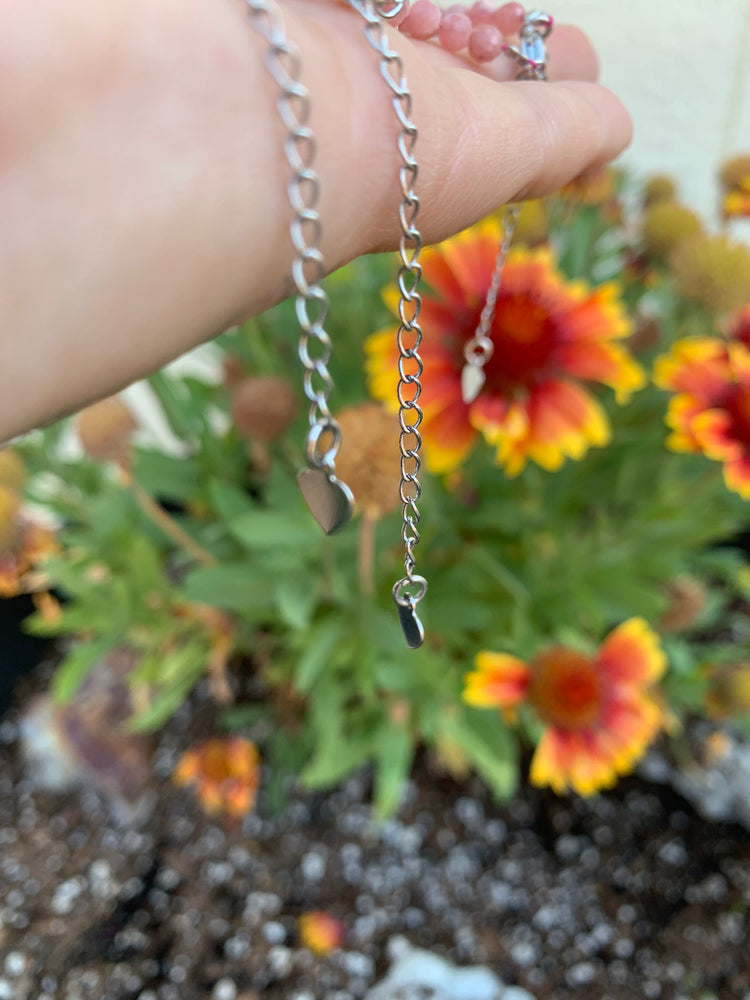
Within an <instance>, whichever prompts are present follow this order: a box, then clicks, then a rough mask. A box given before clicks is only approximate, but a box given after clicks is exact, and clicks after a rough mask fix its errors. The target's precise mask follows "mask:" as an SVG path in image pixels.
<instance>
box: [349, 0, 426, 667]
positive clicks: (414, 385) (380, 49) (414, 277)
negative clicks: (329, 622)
mask: <svg viewBox="0 0 750 1000" xmlns="http://www.w3.org/2000/svg"><path fill="white" fill-rule="evenodd" d="M349 3H350V4H351V6H352V7H353V8H354V9H355V10H356V11H358V13H359V14H361V16H362V17H363V18H364V20H365V36H366V38H367V40H368V42H369V43H370V45H371V46H372V48H373V49H374V50H375V51H376V52H377V53H378V55H379V56H380V73H381V76H382V77H383V79H384V80H385V82H386V84H387V86H388V89H389V90H390V92H391V95H392V96H391V103H392V105H393V110H394V112H395V114H396V117H397V119H398V122H399V124H400V126H401V131H400V133H399V136H398V151H399V155H400V157H401V166H400V167H399V183H400V186H401V203H400V205H399V212H398V214H399V221H400V223H401V238H400V240H399V256H400V258H401V266H400V268H399V272H398V278H397V281H398V289H399V293H400V301H399V306H398V315H399V329H398V333H397V343H398V353H399V359H398V374H399V382H398V389H397V395H398V405H399V415H398V418H399V425H400V428H401V430H400V434H399V449H400V452H401V481H400V483H399V497H400V499H401V521H402V524H401V538H402V541H403V543H404V576H403V577H402V578H401V579H400V580H398V581H397V582H396V583H395V584H394V585H393V599H394V601H395V602H396V607H397V608H398V613H399V619H400V621H401V627H402V628H403V631H404V637H405V639H406V642H407V645H408V646H410V647H411V648H412V649H416V648H417V647H419V646H421V645H422V643H423V642H424V629H423V628H422V623H421V622H420V620H419V617H418V615H417V613H416V607H417V604H419V602H420V601H421V600H422V598H423V597H424V596H425V594H426V593H427V580H425V578H424V577H423V576H418V575H417V574H416V573H415V569H416V555H415V551H414V550H415V549H416V547H417V545H418V544H419V539H420V533H419V520H420V515H419V508H418V506H417V501H418V500H419V498H420V496H421V494H422V486H421V484H420V482H419V472H420V469H421V466H422V459H421V457H420V454H419V452H420V448H421V447H422V435H421V434H420V431H419V428H420V425H421V423H422V409H421V407H420V405H419V397H420V396H421V394H422V383H421V377H422V373H423V371H424V365H423V363H422V359H421V357H420V356H419V348H420V345H421V343H422V328H421V326H420V324H419V314H420V312H421V310H422V298H421V296H420V294H419V291H418V288H419V282H420V279H421V277H422V265H421V264H420V263H419V255H420V253H421V251H422V234H421V233H420V231H419V229H418V228H417V215H418V214H419V198H418V197H417V194H416V192H415V185H416V182H417V176H418V173H419V166H418V164H417V160H416V159H415V157H414V147H415V145H416V142H417V135H418V133H417V127H416V125H415V124H414V122H413V121H412V120H411V113H412V96H411V91H410V90H409V86H408V83H407V81H406V77H405V75H404V67H403V62H402V60H401V57H400V56H399V54H398V52H396V51H394V50H393V49H392V48H391V46H390V44H389V39H388V34H387V32H386V31H385V28H384V26H383V22H382V20H381V18H382V17H386V18H387V17H393V16H395V15H396V14H397V13H398V12H399V10H400V9H401V7H402V6H403V4H399V3H391V2H389V0H349Z"/></svg>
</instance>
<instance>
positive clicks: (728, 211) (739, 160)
mask: <svg viewBox="0 0 750 1000" xmlns="http://www.w3.org/2000/svg"><path fill="white" fill-rule="evenodd" d="M719 181H720V184H721V187H722V192H723V194H722V211H723V215H724V218H725V219H732V218H750V156H748V155H747V154H745V155H743V156H736V157H734V158H733V159H731V160H729V161H727V162H726V163H725V164H724V165H723V166H722V169H721V172H720V175H719Z"/></svg>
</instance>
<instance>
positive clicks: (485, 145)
mask: <svg viewBox="0 0 750 1000" xmlns="http://www.w3.org/2000/svg"><path fill="white" fill-rule="evenodd" d="M421 96H422V100H423V102H425V103H422V104H421V118H422V132H421V136H420V147H419V162H420V164H422V171H421V174H420V196H421V198H422V203H423V205H424V212H423V216H422V221H423V227H424V235H425V239H426V240H427V241H428V242H431V241H434V240H436V239H443V238H444V237H445V236H447V235H448V234H450V233H452V232H456V231H457V230H459V229H461V228H464V227H465V226H467V225H470V224H471V223H472V222H474V221H476V220H477V219H479V218H481V217H482V216H484V215H486V214H488V213H489V212H491V211H493V210H494V209H496V208H497V207H498V205H499V204H501V203H504V202H507V201H515V200H519V199H523V198H529V197H538V196H541V195H545V194H550V193H552V192H554V191H556V190H558V189H559V188H560V187H562V186H563V185H564V184H565V183H567V182H568V181H570V180H572V178H574V177H576V176H577V175H578V174H580V173H582V172H583V171H585V170H588V169H591V168H593V167H596V166H600V165H602V164H604V163H606V162H608V161H609V160H611V159H613V158H614V157H615V156H617V154H618V153H619V152H620V151H621V150H622V149H623V148H624V147H625V146H626V145H627V144H628V142H629V141H630V137H631V122H630V117H629V115H628V113H627V111H626V110H625V108H624V107H623V105H622V104H621V103H620V101H619V100H618V99H617V98H616V97H615V96H614V95H613V94H612V93H611V92H610V91H608V90H606V89H605V88H603V87H600V86H599V85H597V84H595V83H588V82H580V81H564V82H557V83H553V82H547V83H534V82H524V83H518V84H498V83H494V82H490V81H488V80H486V79H484V78H482V77H481V76H479V75H477V74H473V73H470V74H469V73H465V72H464V73H456V74H455V76H454V77H453V78H452V79H451V80H450V84H449V87H447V88H446V91H445V92H443V93H442V94H435V93H433V94H432V95H427V94H424V95H421Z"/></svg>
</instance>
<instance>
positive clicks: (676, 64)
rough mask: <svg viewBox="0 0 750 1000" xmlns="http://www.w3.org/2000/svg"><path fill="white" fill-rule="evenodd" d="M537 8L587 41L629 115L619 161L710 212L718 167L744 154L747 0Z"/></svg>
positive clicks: (749, 115) (647, 0) (748, 122)
mask: <svg viewBox="0 0 750 1000" xmlns="http://www.w3.org/2000/svg"><path fill="white" fill-rule="evenodd" d="M442 2H443V3H444V4H445V5H447V4H448V3H449V2H450V0H442ZM499 3H500V0H498V4H499ZM541 6H542V9H549V12H550V13H551V14H553V15H554V16H555V17H556V18H557V19H558V20H559V21H573V22H575V23H577V24H579V25H580V26H581V27H583V28H584V29H585V30H586V31H587V32H588V34H589V35H590V36H591V38H592V39H593V40H594V42H595V44H596V47H597V49H598V51H599V53H600V56H601V60H602V80H603V82H604V83H606V84H607V85H608V86H610V87H612V89H613V90H615V91H616V92H617V93H618V94H620V96H621V97H622V98H623V99H624V101H625V103H626V104H627V106H628V107H629V109H630V111H631V113H632V115H633V118H634V120H635V129H636V131H635V140H634V143H633V146H632V149H631V150H630V151H629V152H628V153H627V154H626V156H625V158H624V162H625V163H627V164H629V165H630V166H631V167H632V168H633V169H634V170H636V171H638V172H639V173H644V174H645V173H653V172H657V171H658V172H663V171H666V172H667V173H670V174H672V175H674V176H675V177H677V178H678V179H679V181H680V184H681V188H682V191H683V193H684V197H685V199H686V200H687V201H688V202H689V203H690V204H691V205H692V206H693V207H695V208H699V209H700V210H701V211H702V212H703V213H704V214H706V215H707V216H709V217H710V216H711V215H712V213H713V212H714V209H715V204H716V188H715V185H714V175H715V170H716V167H717V165H718V164H719V163H721V161H722V160H723V159H725V158H726V157H727V156H728V155H730V154H732V153H735V152H748V153H750V0H620V2H614V0H550V7H549V8H546V7H544V4H543V3H541ZM739 231H740V230H739V229H738V233H739ZM744 232H747V230H746V229H745V230H744Z"/></svg>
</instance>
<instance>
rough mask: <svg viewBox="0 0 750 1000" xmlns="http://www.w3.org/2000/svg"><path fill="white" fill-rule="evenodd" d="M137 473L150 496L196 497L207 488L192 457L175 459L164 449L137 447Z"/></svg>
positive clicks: (169, 498) (177, 499)
mask: <svg viewBox="0 0 750 1000" xmlns="http://www.w3.org/2000/svg"><path fill="white" fill-rule="evenodd" d="M133 476H134V478H135V480H136V481H137V482H138V483H139V484H140V485H141V486H142V487H143V489H144V490H145V491H146V492H147V493H148V494H149V496H152V497H158V498H159V499H162V500H176V501H180V502H183V501H188V500H192V499H193V498H194V497H196V496H197V495H198V494H200V492H201V490H202V488H203V482H202V479H201V476H200V474H199V472H198V469H197V467H196V465H195V462H194V461H193V460H192V459H191V458H174V457H173V456H172V455H165V454H164V453H163V452H160V451H145V450H143V449H142V448H139V449H137V450H136V453H135V463H134V467H133Z"/></svg>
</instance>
